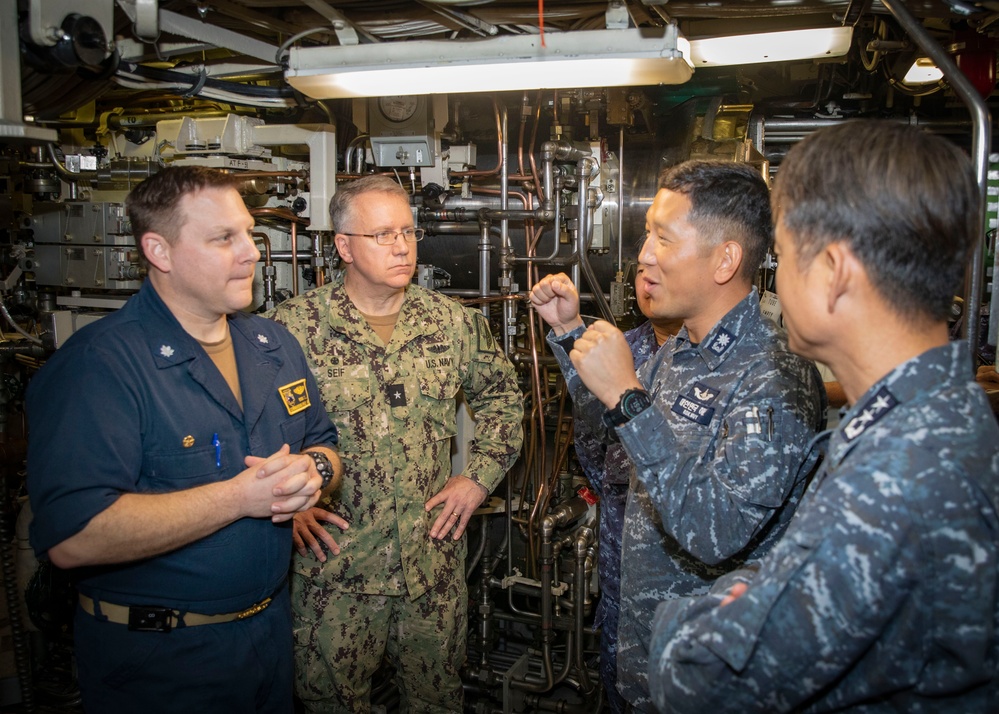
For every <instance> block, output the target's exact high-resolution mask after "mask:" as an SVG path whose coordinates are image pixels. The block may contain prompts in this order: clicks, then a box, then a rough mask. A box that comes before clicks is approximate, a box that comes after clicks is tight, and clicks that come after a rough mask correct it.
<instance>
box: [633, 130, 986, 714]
mask: <svg viewBox="0 0 999 714" xmlns="http://www.w3.org/2000/svg"><path fill="white" fill-rule="evenodd" d="M977 196H978V192H977V186H976V182H975V179H974V176H973V173H972V170H971V166H970V164H969V161H968V159H967V157H966V156H965V155H964V154H963V153H962V152H961V151H960V150H959V149H957V148H956V147H955V146H954V145H952V144H951V143H949V142H948V141H947V140H945V139H943V138H941V137H937V136H933V135H930V134H928V133H925V132H923V131H921V130H919V129H916V128H915V127H910V126H905V125H899V124H893V123H879V122H870V121H865V122H851V123H847V124H843V125H840V126H836V127H832V128H827V129H822V130H820V131H818V132H816V133H815V134H814V135H812V136H810V137H809V138H807V139H806V140H805V141H803V142H802V143H801V144H799V145H798V146H796V147H795V148H794V149H792V150H791V152H790V153H789V154H788V156H787V158H786V159H785V160H784V162H783V163H782V164H781V167H780V170H779V172H778V176H777V183H776V186H775V189H774V193H773V197H772V200H773V206H774V209H775V210H774V214H775V219H776V249H777V252H778V260H779V268H778V272H777V287H778V291H779V293H780V297H781V302H782V304H783V307H784V319H785V323H786V324H787V327H788V331H789V334H790V344H791V347H792V349H794V350H795V351H797V352H799V353H801V354H802V355H805V356H808V357H811V358H813V359H817V360H821V361H822V362H824V363H826V364H828V365H829V366H830V367H831V368H832V370H833V372H834V373H835V375H836V378H837V379H838V380H839V382H840V384H841V385H842V386H843V389H844V391H845V392H846V396H847V399H848V402H850V403H852V404H853V407H852V408H851V409H850V411H849V412H848V413H847V414H846V416H845V417H844V418H843V420H842V421H841V423H840V426H839V427H838V428H837V429H836V430H835V431H834V432H833V433H832V435H831V438H830V439H829V442H828V446H827V448H826V451H827V455H826V459H825V462H824V466H823V468H822V469H821V470H820V472H819V473H818V474H817V475H816V477H815V479H814V480H813V481H812V483H811V485H810V486H809V490H808V492H807V493H806V495H805V498H804V500H803V502H802V504H801V506H800V507H799V509H798V511H797V513H796V515H795V517H794V519H792V521H791V524H790V526H789V527H788V529H787V531H786V532H785V534H784V537H783V539H782V540H781V541H780V543H778V545H777V546H776V547H775V548H774V549H773V550H772V551H771V552H770V553H769V554H768V555H767V557H765V558H764V559H763V560H762V561H761V563H760V566H759V570H758V571H757V572H747V571H737V572H735V573H732V574H730V575H728V576H726V577H725V578H723V579H721V580H719V581H718V582H717V583H716V584H715V586H714V588H713V589H712V592H711V593H709V594H708V595H705V596H701V597H696V598H685V599H680V600H674V601H671V602H665V603H663V604H662V605H660V606H659V609H658V611H657V614H656V621H655V623H654V631H653V638H652V643H651V650H650V657H649V682H650V686H651V690H652V695H653V699H654V700H655V703H656V705H657V707H658V708H659V709H660V710H661V711H663V712H667V711H668V712H708V711H710V712H739V713H740V714H745V713H746V712H753V711H760V712H792V711H793V712H819V711H822V712H827V711H837V712H840V711H864V712H875V711H876V712H882V711H893V712H895V711H899V712H902V711H904V712H962V713H964V714H967V713H969V712H983V713H984V712H994V711H996V706H997V702H999V680H997V676H996V669H997V666H999V634H997V627H996V626H997V623H999V517H997V506H999V430H997V427H996V423H995V420H993V419H992V418H991V415H990V414H989V410H988V405H987V403H986V400H985V395H984V393H983V392H982V390H981V389H980V388H979V387H978V386H976V384H975V382H974V381H973V379H972V369H971V368H972V365H971V361H970V355H969V353H968V348H967V345H966V344H964V343H960V342H957V343H948V333H947V316H948V314H949V310H950V306H951V302H952V298H953V295H954V291H956V290H958V289H959V288H960V285H961V280H962V278H963V276H964V273H965V266H966V263H967V260H968V257H969V254H970V251H971V250H973V249H974V246H975V244H976V238H977V236H978V235H980V231H981V225H980V222H979V218H978V217H979V215H980V214H979V211H978V208H979V207H978V199H977Z"/></svg>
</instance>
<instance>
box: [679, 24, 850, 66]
mask: <svg viewBox="0 0 999 714" xmlns="http://www.w3.org/2000/svg"><path fill="white" fill-rule="evenodd" d="M852 39H853V28H852V27H820V28H816V29H810V30H786V31H783V32H761V33H757V34H753V35H729V36H727V37H709V38H706V39H700V40H691V41H690V59H691V62H693V64H694V67H722V66H727V65H738V64H759V63H761V62H786V61H788V60H804V59H821V58H823V57H841V56H843V55H845V54H846V53H847V52H848V51H849V50H850V42H851V41H852Z"/></svg>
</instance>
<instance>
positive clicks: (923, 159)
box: [773, 120, 981, 321]
mask: <svg viewBox="0 0 999 714" xmlns="http://www.w3.org/2000/svg"><path fill="white" fill-rule="evenodd" d="M978 204H979V198H978V184H977V181H976V180H975V176H974V171H973V168H972V166H971V162H970V160H969V159H968V157H967V156H965V154H964V152H962V151H961V150H960V149H958V148H957V147H956V146H955V145H954V144H952V143H951V142H949V141H947V140H946V139H944V138H942V137H939V136H935V135H933V134H929V133H927V132H925V131H923V130H922V129H919V128H917V127H914V126H908V125H905V124H900V123H895V122H889V121H877V120H858V121H850V122H845V123H843V124H840V125H836V126H832V127H829V128H825V129H820V130H819V131H817V132H815V133H814V134H812V135H810V136H809V137H807V138H806V139H805V140H804V141H802V142H801V143H800V144H798V145H797V146H795V147H794V148H792V149H791V151H789V152H788V154H787V157H786V158H785V159H784V160H783V162H781V165H780V170H779V171H778V173H777V180H776V185H775V187H774V193H773V205H774V215H775V216H776V217H777V218H778V220H779V221H780V222H781V224H782V225H783V227H784V228H785V229H786V230H787V232H788V234H789V235H790V236H791V239H792V240H793V241H794V245H795V252H796V253H797V255H798V260H799V261H800V262H802V264H803V265H806V266H807V265H808V264H809V263H810V262H811V261H812V259H814V258H815V256H816V255H817V254H818V252H819V251H820V250H822V248H824V247H825V246H826V245H828V244H830V243H833V242H836V241H844V242H845V243H846V244H847V245H848V246H849V247H850V250H851V251H853V253H854V254H855V255H856V256H857V257H858V258H859V259H860V261H861V262H862V263H863V265H864V268H865V270H867V273H868V276H869V277H870V280H871V283H872V284H873V285H874V287H875V289H876V290H877V291H878V293H879V294H880V295H881V296H882V297H884V299H885V301H886V302H887V303H888V304H889V305H890V306H891V307H892V308H893V309H894V310H895V311H896V312H898V313H899V314H900V315H907V316H909V317H919V316H923V317H930V318H932V319H933V320H936V321H939V320H946V319H947V317H948V315H949V314H950V308H951V304H952V302H953V298H954V291H955V290H957V289H958V287H959V285H960V283H961V280H962V278H963V277H964V272H965V265H966V263H967V260H968V256H969V254H970V251H971V249H972V247H973V246H974V245H975V243H976V237H977V235H978V233H979V231H980V230H981V226H980V225H979V212H978V209H979V205H978Z"/></svg>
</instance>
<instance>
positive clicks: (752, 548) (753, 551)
mask: <svg viewBox="0 0 999 714" xmlns="http://www.w3.org/2000/svg"><path fill="white" fill-rule="evenodd" d="M646 229H647V231H648V238H647V239H646V241H645V243H644V245H643V246H642V250H641V252H640V253H639V262H640V263H641V265H642V266H643V267H644V269H645V270H644V272H643V273H642V276H641V278H640V279H639V280H638V284H637V289H638V291H645V292H646V293H648V296H649V304H650V314H653V315H656V316H657V317H658V318H664V319H669V318H679V319H682V320H683V324H684V326H683V328H681V330H680V332H679V333H677V335H676V338H675V339H674V340H673V341H672V342H671V343H670V344H669V345H668V346H667V347H665V348H664V349H661V350H659V351H658V352H657V353H656V354H655V355H654V356H653V357H652V358H651V359H649V360H648V361H647V362H646V363H645V364H644V365H643V366H642V367H641V369H640V371H639V372H638V373H637V374H636V372H635V370H634V366H633V365H634V363H633V361H632V356H631V351H630V349H629V348H628V344H627V342H626V341H625V338H624V335H623V334H622V333H621V332H620V331H619V330H618V329H617V328H615V327H614V326H613V325H611V324H609V323H607V322H602V321H601V322H597V323H595V324H593V325H592V326H590V327H589V328H588V329H585V331H584V328H583V323H582V320H581V319H580V317H579V297H578V295H577V293H576V291H575V289H574V288H573V285H572V283H571V282H570V281H569V279H568V278H567V277H566V276H564V275H554V276H547V277H545V278H544V279H543V280H541V281H540V282H539V283H538V284H537V285H536V286H535V287H534V289H533V290H532V291H531V302H532V303H533V304H534V306H535V308H536V309H537V311H538V313H539V314H541V316H542V317H543V318H544V319H545V321H546V322H548V324H550V325H551V326H552V334H551V335H549V344H551V345H552V351H553V353H554V354H555V356H556V357H557V358H558V360H559V365H560V367H561V369H562V373H563V374H564V375H565V379H566V382H567V384H568V385H569V389H570V391H571V392H572V398H573V402H574V413H575V414H580V415H581V416H582V418H584V419H585V420H586V421H588V422H589V424H590V427H591V430H594V431H595V432H597V433H601V431H602V434H603V435H604V438H605V439H606V440H607V441H608V442H609V441H612V440H618V439H619V440H620V442H621V444H622V445H623V446H624V449H625V451H626V452H627V453H628V457H629V459H630V461H631V463H632V464H634V466H635V469H634V475H635V477H636V479H637V480H633V481H632V489H631V492H630V493H629V495H628V505H627V508H626V512H625V522H624V535H623V542H622V553H621V611H620V621H619V624H618V684H617V686H618V691H619V692H621V694H622V696H623V697H624V698H625V700H627V701H628V703H629V704H630V705H631V706H632V707H633V708H634V709H635V710H638V711H651V710H652V707H653V705H652V701H651V699H650V695H649V690H648V677H647V670H648V645H649V637H650V635H651V629H650V624H651V621H652V616H653V614H654V613H655V609H656V606H657V605H658V604H659V602H661V601H662V600H664V599H666V598H675V597H680V596H682V595H690V594H693V593H697V592H706V591H707V590H708V588H709V587H710V585H711V583H712V582H713V581H714V580H715V579H716V578H717V577H718V576H720V575H722V574H723V573H725V572H727V571H729V570H732V569H734V568H737V567H739V566H740V565H741V564H743V563H745V562H746V561H748V560H752V559H755V558H759V557H760V556H761V555H762V554H763V553H765V552H766V551H767V550H768V549H769V548H770V547H772V546H773V543H774V542H775V541H776V540H777V538H778V537H779V535H780V533H782V532H783V529H784V527H786V524H787V522H788V521H789V520H790V516H791V513H792V512H793V510H794V508H795V506H796V505H797V502H798V499H799V498H800V496H801V494H802V492H803V491H804V487H805V481H806V476H807V475H808V473H809V471H810V469H811V467H812V464H813V463H814V459H812V460H808V459H806V455H807V451H808V450H807V445H808V442H809V440H810V438H811V437H812V436H813V435H814V433H815V431H816V429H817V428H818V426H819V424H820V423H821V422H822V421H824V419H825V408H824V405H823V398H822V395H823V392H822V386H821V382H820V379H819V375H818V373H817V372H816V371H815V368H814V365H813V364H812V363H810V362H808V361H806V360H803V359H801V358H800V357H798V356H797V355H794V354H792V353H791V352H790V351H789V350H788V348H787V341H786V337H785V336H784V334H783V332H782V331H781V330H779V329H778V328H777V327H776V326H774V325H773V323H771V322H770V321H769V320H767V319H766V318H765V317H763V316H762V314H761V313H760V304H759V295H758V294H757V292H756V289H755V288H754V287H753V279H754V277H755V275H756V271H757V268H758V267H759V265H760V263H761V262H762V260H763V257H764V255H765V253H766V250H767V248H768V247H769V244H770V240H771V224H770V206H769V195H768V192H767V186H766V183H765V182H764V181H763V178H762V177H761V176H760V175H759V173H758V172H757V171H755V170H754V169H752V168H751V167H748V166H745V165H740V164H736V163H732V162H724V163H723V162H705V161H690V162H687V163H685V164H681V165H680V166H677V167H674V168H673V169H672V170H670V172H669V173H667V174H666V176H665V177H664V180H663V181H662V182H661V183H660V189H659V192H658V193H657V194H656V197H655V200H654V201H653V203H652V206H651V207H650V208H649V211H648V214H647V217H646Z"/></svg>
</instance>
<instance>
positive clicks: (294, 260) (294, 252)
mask: <svg viewBox="0 0 999 714" xmlns="http://www.w3.org/2000/svg"><path fill="white" fill-rule="evenodd" d="M291 294H292V297H294V296H296V295H298V223H296V222H295V221H292V222H291Z"/></svg>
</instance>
